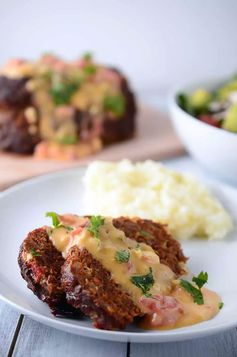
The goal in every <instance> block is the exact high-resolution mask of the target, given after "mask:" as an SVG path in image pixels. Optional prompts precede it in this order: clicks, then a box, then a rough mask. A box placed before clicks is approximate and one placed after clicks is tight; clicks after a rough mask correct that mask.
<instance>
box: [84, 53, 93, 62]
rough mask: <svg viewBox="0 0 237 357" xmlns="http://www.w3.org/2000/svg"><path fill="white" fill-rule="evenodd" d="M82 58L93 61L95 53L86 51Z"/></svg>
mask: <svg viewBox="0 0 237 357" xmlns="http://www.w3.org/2000/svg"><path fill="white" fill-rule="evenodd" d="M82 58H83V59H84V60H85V61H91V60H92V59H93V55H92V53H91V52H85V53H84V55H83V56H82Z"/></svg>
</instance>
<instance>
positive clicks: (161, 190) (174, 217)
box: [84, 160, 233, 239]
mask: <svg viewBox="0 0 237 357" xmlns="http://www.w3.org/2000/svg"><path fill="white" fill-rule="evenodd" d="M84 182H85V186H86V202H87V205H89V206H88V209H89V210H90V212H92V213H94V214H102V215H108V216H120V215H125V216H139V217H142V218H147V219H152V220H154V221H158V222H161V223H167V224H168V226H169V229H170V231H171V233H172V234H173V236H174V237H175V238H178V239H190V238H192V237H194V236H195V237H201V238H208V239H222V238H224V237H225V235H226V234H227V233H228V232H229V231H230V230H231V229H232V227H233V223H232V220H231V217H230V215H229V214H228V213H227V211H226V210H225V209H224V208H223V206H222V205H221V203H220V202H219V201H218V200H217V199H216V198H214V197H213V196H212V195H211V193H210V192H209V191H208V189H207V188H206V187H204V186H203V185H202V184H200V183H199V182H198V181H197V180H196V179H194V178H193V177H192V176H191V175H187V174H182V173H178V172H175V171H172V170H170V169H168V168H166V167H165V166H163V165H162V164H159V163H155V162H152V161H145V162H140V163H136V164H132V163H131V162H130V161H128V160H123V161H120V162H117V163H113V162H103V161H98V162H94V163H92V164H91V165H89V167H88V169H87V171H86V174H85V177H84Z"/></svg>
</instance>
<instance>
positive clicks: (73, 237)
mask: <svg viewBox="0 0 237 357" xmlns="http://www.w3.org/2000/svg"><path fill="white" fill-rule="evenodd" d="M59 218H60V221H61V223H62V224H63V225H65V226H70V227H72V228H73V230H68V229H67V227H65V226H61V227H59V228H55V229H53V230H52V229H49V236H50V239H51V241H52V242H53V244H54V246H55V247H56V248H57V249H58V250H59V251H60V252H62V255H63V256H64V257H66V255H67V253H68V251H69V249H70V248H71V247H72V246H74V245H77V246H78V247H79V249H87V250H88V252H89V253H91V254H92V255H93V257H94V258H95V259H97V260H98V261H99V262H100V263H101V264H102V265H103V267H104V268H105V269H106V270H108V271H110V273H111V278H112V279H113V280H114V281H115V282H116V283H118V284H119V285H121V287H122V288H123V289H124V290H125V291H126V292H127V293H128V294H129V295H130V297H131V299H132V300H133V302H134V303H135V304H136V305H137V306H138V307H139V308H140V310H141V311H142V312H144V316H145V317H144V318H143V319H142V321H141V322H140V324H139V326H140V327H142V328H145V329H173V328H178V327H183V326H189V325H193V324H196V323H199V322H201V321H205V320H209V319H211V318H213V317H214V316H215V315H216V314H217V313H218V311H219V307H218V305H219V303H220V301H221V300H220V297H219V296H218V295H217V294H216V293H215V292H213V291H210V290H208V289H206V288H202V293H203V297H204V304H203V305H198V304H196V303H194V301H193V298H192V296H191V295H190V294H189V293H188V292H187V291H186V290H184V289H183V288H182V287H181V286H180V284H179V281H178V280H176V279H175V275H174V273H173V272H172V270H171V269H170V268H169V267H168V266H166V265H164V264H161V263H160V259H159V256H158V255H157V254H156V253H155V252H154V250H153V249H152V248H151V247H150V246H148V245H146V244H144V243H139V244H138V243H137V242H136V241H134V240H131V239H129V238H127V237H126V236H125V234H124V232H123V231H121V230H119V229H117V228H115V227H114V225H113V221H112V218H105V219H104V222H103V224H102V225H101V226H100V227H99V236H98V238H96V237H95V236H93V234H92V233H90V232H89V231H88V229H87V228H88V226H89V225H90V219H89V218H81V217H78V216H75V215H64V216H59ZM118 251H126V252H129V260H128V261H127V262H119V261H117V260H116V252H118ZM149 271H152V275H153V279H154V283H153V285H152V286H151V287H150V289H149V294H146V295H144V293H143V291H142V289H141V288H140V287H139V286H137V285H135V284H134V282H133V281H132V280H131V278H132V277H134V276H136V277H137V276H144V275H146V274H148V273H149Z"/></svg>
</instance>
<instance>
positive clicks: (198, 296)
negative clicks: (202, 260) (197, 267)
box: [180, 271, 208, 305]
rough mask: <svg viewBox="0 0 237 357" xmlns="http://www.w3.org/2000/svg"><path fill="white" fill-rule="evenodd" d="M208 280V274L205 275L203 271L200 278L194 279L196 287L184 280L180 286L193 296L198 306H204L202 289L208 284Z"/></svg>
mask: <svg viewBox="0 0 237 357" xmlns="http://www.w3.org/2000/svg"><path fill="white" fill-rule="evenodd" d="M207 280H208V274H207V273H206V272H205V273H204V272H203V271H201V273H199V275H198V276H194V277H193V278H192V281H193V282H194V283H195V284H196V286H194V285H193V284H192V283H190V282H189V281H187V280H184V279H180V285H181V286H182V288H183V289H185V290H186V291H187V292H188V293H189V294H190V295H191V296H192V298H193V301H194V302H195V303H196V304H198V305H203V304H204V299H203V295H202V292H201V288H202V287H203V285H204V284H206V283H207Z"/></svg>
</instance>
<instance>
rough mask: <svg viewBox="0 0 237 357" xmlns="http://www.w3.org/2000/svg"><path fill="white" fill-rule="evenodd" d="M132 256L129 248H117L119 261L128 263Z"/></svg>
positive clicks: (116, 256)
mask: <svg viewBox="0 0 237 357" xmlns="http://www.w3.org/2000/svg"><path fill="white" fill-rule="evenodd" d="M129 258H130V252H129V251H128V250H125V249H122V250H117V252H116V253H115V259H116V261H117V262H118V263H127V262H128V261H129Z"/></svg>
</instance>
